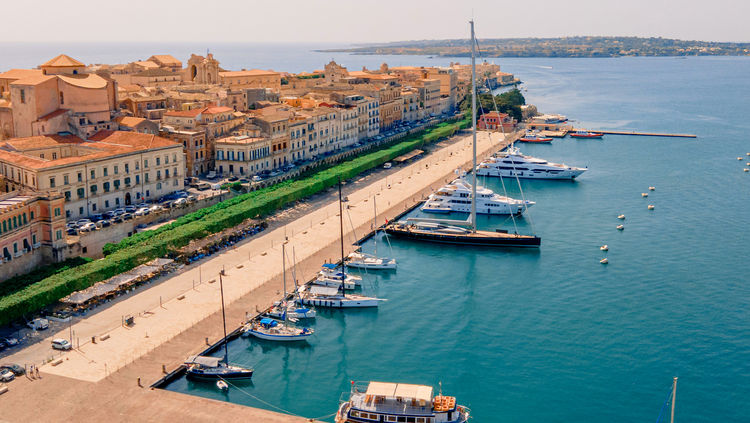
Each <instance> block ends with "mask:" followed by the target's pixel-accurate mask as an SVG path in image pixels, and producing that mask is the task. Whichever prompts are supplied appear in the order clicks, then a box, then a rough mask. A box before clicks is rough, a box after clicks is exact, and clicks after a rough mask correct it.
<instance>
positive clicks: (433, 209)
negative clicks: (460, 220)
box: [421, 177, 536, 215]
mask: <svg viewBox="0 0 750 423" xmlns="http://www.w3.org/2000/svg"><path fill="white" fill-rule="evenodd" d="M476 193H477V196H476V199H477V200H476V203H477V204H476V211H477V213H480V214H516V215H520V214H521V213H523V212H524V211H526V209H527V208H529V207H531V206H533V205H534V204H536V203H534V202H533V201H528V200H526V201H522V200H516V199H515V198H510V197H504V196H502V195H499V194H495V193H494V192H493V191H492V190H491V189H489V188H485V187H483V186H477V190H476ZM471 196H472V187H471V184H470V183H469V182H467V181H466V180H465V179H464V178H463V177H460V178H458V179H456V180H454V181H453V182H451V183H450V184H448V185H445V186H443V187H441V188H440V189H438V190H437V191H436V192H434V193H432V194H430V196H429V197H428V199H427V201H425V203H424V204H423V205H422V207H421V210H422V211H423V212H426V213H451V212H461V213H471Z"/></svg>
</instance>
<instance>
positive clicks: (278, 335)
mask: <svg viewBox="0 0 750 423" xmlns="http://www.w3.org/2000/svg"><path fill="white" fill-rule="evenodd" d="M313 332H314V331H313V330H312V329H310V328H297V327H294V326H291V325H289V324H287V323H286V322H283V323H282V322H278V321H276V320H274V319H269V318H267V317H264V318H262V319H260V320H257V321H255V320H254V321H252V322H249V323H247V324H246V325H245V326H244V327H243V328H242V336H254V337H256V338H260V339H265V340H267V341H304V340H306V339H307V338H309V337H310V336H312V334H313Z"/></svg>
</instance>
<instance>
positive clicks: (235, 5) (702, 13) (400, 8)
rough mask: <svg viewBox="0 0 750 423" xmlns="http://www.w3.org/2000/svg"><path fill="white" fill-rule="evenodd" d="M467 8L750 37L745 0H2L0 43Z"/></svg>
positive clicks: (144, 38) (379, 30)
mask: <svg viewBox="0 0 750 423" xmlns="http://www.w3.org/2000/svg"><path fill="white" fill-rule="evenodd" d="M4 3H5V2H4ZM472 14H473V16H474V17H475V20H476V23H477V35H478V37H480V38H491V37H556V36H566V35H629V36H632V35H637V36H662V37H665V38H680V39H691V40H707V41H750V31H748V30H747V25H746V22H745V20H746V19H747V17H748V16H750V1H748V0H712V1H708V2H706V1H697V0H683V1H677V0H532V1H513V2H511V1H502V0H494V1H493V0H461V1H455V0H453V1H439V0H433V1H423V0H399V1H395V0H375V1H372V0H371V1H361V0H360V1H357V0H348V1H342V0H304V1H300V0H285V1H274V0H271V1H263V2H259V1H255V0H223V1H211V0H129V1H125V2H107V1H101V0H76V1H74V2H60V1H59V0H35V1H33V2H19V1H15V2H7V4H3V7H2V10H0V19H1V20H2V22H3V26H4V31H3V40H2V42H19V41H32V42H49V41H55V42H67V41H71V42H72V41H137V42H148V41H160V42H165V41H166V42H173V41H190V42H193V41H207V42H242V43H248V42H263V43H266V42H302V41H304V42H325V43H330V42H335V43H340V42H343V43H359V42H385V41H400V40H415V39H441V38H465V37H466V35H467V25H466V21H468V20H469V18H470V17H471V16H472ZM30 20H33V21H30ZM1 60H2V58H1V57H0V61H1Z"/></svg>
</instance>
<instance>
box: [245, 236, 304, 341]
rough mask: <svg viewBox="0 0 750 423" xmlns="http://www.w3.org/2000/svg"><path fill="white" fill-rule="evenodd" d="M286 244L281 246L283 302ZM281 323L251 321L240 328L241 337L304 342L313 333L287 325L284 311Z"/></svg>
mask: <svg viewBox="0 0 750 423" xmlns="http://www.w3.org/2000/svg"><path fill="white" fill-rule="evenodd" d="M285 245H286V244H281V262H282V268H283V270H282V273H283V276H282V279H283V280H284V300H286V248H285ZM281 318H282V321H281V322H279V321H277V320H274V319H271V318H268V317H264V318H261V319H260V320H252V321H251V322H249V323H247V324H246V325H245V326H244V327H243V328H242V336H254V337H256V338H260V339H265V340H267V341H287V342H288V341H304V340H306V339H307V338H309V337H310V336H312V334H313V333H314V331H313V330H312V329H310V328H298V327H295V326H292V325H289V324H287V314H286V311H284V312H283V313H282V317H281Z"/></svg>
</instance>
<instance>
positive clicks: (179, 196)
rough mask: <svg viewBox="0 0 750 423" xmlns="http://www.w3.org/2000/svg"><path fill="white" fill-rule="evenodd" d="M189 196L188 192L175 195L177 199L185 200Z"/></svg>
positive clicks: (178, 192)
mask: <svg viewBox="0 0 750 423" xmlns="http://www.w3.org/2000/svg"><path fill="white" fill-rule="evenodd" d="M188 195H189V194H188V193H187V192H186V191H177V192H175V193H174V197H175V198H185V197H187V196H188Z"/></svg>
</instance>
